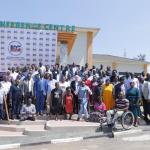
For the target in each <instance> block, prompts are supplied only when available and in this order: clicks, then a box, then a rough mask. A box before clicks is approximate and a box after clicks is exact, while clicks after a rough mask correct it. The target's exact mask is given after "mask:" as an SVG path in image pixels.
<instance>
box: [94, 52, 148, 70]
mask: <svg viewBox="0 0 150 150" xmlns="http://www.w3.org/2000/svg"><path fill="white" fill-rule="evenodd" d="M93 64H94V65H95V66H96V67H99V66H100V64H102V65H103V66H104V67H107V66H110V67H112V69H116V70H118V72H120V73H125V72H133V73H141V72H143V71H144V72H145V73H147V72H148V68H149V66H150V62H147V61H139V60H135V59H129V58H124V57H118V56H112V55H103V54H93Z"/></svg>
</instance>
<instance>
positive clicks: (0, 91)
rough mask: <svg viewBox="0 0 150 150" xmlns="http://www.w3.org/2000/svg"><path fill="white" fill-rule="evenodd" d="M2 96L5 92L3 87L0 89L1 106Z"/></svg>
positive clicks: (1, 102) (0, 102)
mask: <svg viewBox="0 0 150 150" xmlns="http://www.w3.org/2000/svg"><path fill="white" fill-rule="evenodd" d="M4 95H5V90H4V88H3V87H1V88H0V104H3V100H4Z"/></svg>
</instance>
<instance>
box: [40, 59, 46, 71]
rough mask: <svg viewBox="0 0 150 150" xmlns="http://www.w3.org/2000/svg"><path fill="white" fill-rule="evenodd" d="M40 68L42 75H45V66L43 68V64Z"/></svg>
mask: <svg viewBox="0 0 150 150" xmlns="http://www.w3.org/2000/svg"><path fill="white" fill-rule="evenodd" d="M39 67H40V70H41V73H42V74H44V73H45V71H46V68H45V66H43V64H42V62H40V63H39Z"/></svg>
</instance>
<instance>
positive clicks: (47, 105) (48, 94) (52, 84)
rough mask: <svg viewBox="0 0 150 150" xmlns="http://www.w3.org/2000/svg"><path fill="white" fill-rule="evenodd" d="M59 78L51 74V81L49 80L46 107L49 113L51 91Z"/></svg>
mask: <svg viewBox="0 0 150 150" xmlns="http://www.w3.org/2000/svg"><path fill="white" fill-rule="evenodd" d="M56 82H57V80H55V79H53V75H52V74H50V75H49V81H48V85H47V86H48V90H47V100H46V109H47V114H49V113H50V98H51V91H52V90H53V89H54V88H55V83H56Z"/></svg>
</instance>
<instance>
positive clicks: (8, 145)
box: [0, 133, 112, 150]
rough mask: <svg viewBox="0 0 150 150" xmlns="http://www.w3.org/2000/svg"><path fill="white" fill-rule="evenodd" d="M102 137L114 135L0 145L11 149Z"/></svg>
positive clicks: (106, 134)
mask: <svg viewBox="0 0 150 150" xmlns="http://www.w3.org/2000/svg"><path fill="white" fill-rule="evenodd" d="M101 137H112V133H105V134H101V135H93V136H85V137H73V138H64V139H52V140H47V141H46V140H45V141H38V142H32V143H24V144H22V143H15V144H6V145H0V150H1V149H3V150H4V149H11V148H20V147H26V146H35V145H41V144H58V143H66V142H76V141H82V140H87V139H94V138H101Z"/></svg>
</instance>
